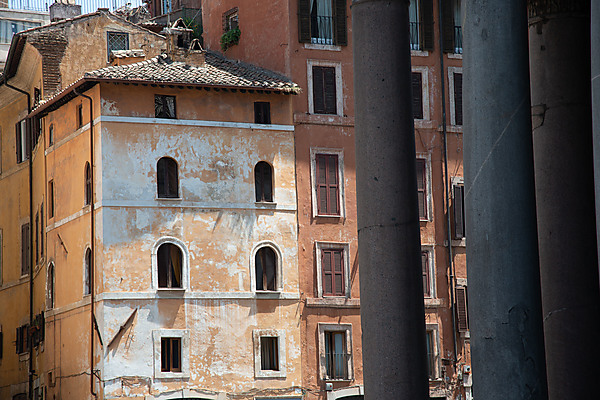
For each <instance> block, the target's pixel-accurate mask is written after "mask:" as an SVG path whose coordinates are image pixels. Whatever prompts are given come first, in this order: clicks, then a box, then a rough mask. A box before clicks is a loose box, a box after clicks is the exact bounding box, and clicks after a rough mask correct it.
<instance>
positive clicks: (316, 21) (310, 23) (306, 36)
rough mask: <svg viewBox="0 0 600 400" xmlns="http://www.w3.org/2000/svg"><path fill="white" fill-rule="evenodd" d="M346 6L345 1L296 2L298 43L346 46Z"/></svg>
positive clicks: (316, 0)
mask: <svg viewBox="0 0 600 400" xmlns="http://www.w3.org/2000/svg"><path fill="white" fill-rule="evenodd" d="M346 5H347V1H346V0H298V39H299V41H300V43H312V44H318V45H339V46H346V45H347V44H348V32H347V30H348V29H347V18H346Z"/></svg>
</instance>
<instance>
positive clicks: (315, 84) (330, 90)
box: [312, 66, 337, 114]
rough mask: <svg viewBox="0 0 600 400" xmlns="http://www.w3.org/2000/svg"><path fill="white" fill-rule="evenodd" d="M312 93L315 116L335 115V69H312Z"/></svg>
mask: <svg viewBox="0 0 600 400" xmlns="http://www.w3.org/2000/svg"><path fill="white" fill-rule="evenodd" d="M312 92H313V107H314V113H315V114H337V94H336V77H335V67H323V66H313V67H312Z"/></svg>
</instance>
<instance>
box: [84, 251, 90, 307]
mask: <svg viewBox="0 0 600 400" xmlns="http://www.w3.org/2000/svg"><path fill="white" fill-rule="evenodd" d="M84 264H85V265H84V271H83V273H84V276H83V295H84V296H87V295H88V294H91V293H92V251H91V250H90V249H87V250H86V251H85V262H84Z"/></svg>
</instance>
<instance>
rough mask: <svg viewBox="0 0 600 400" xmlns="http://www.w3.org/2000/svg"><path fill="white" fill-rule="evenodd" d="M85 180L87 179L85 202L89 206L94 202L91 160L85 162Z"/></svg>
mask: <svg viewBox="0 0 600 400" xmlns="http://www.w3.org/2000/svg"><path fill="white" fill-rule="evenodd" d="M84 181H85V194H84V196H85V197H84V204H85V205H86V206H87V205H90V204H92V168H91V167H90V163H89V162H86V163H85V171H84Z"/></svg>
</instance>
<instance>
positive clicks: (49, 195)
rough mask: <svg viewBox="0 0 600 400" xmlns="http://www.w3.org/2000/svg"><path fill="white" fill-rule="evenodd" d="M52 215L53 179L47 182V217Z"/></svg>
mask: <svg viewBox="0 0 600 400" xmlns="http://www.w3.org/2000/svg"><path fill="white" fill-rule="evenodd" d="M53 217H54V181H53V180H52V181H49V182H48V218H53Z"/></svg>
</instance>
